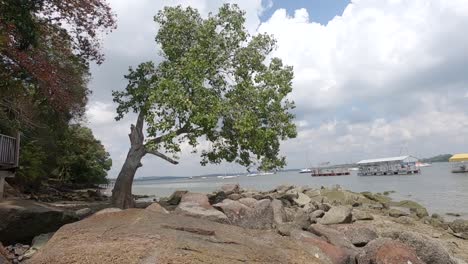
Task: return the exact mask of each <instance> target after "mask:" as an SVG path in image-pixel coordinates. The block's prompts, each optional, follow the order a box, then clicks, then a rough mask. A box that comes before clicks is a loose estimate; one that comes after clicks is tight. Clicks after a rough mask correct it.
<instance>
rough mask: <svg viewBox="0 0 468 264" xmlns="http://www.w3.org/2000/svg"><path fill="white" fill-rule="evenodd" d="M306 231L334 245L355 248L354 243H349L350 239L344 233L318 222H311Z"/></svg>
mask: <svg viewBox="0 0 468 264" xmlns="http://www.w3.org/2000/svg"><path fill="white" fill-rule="evenodd" d="M308 231H310V232H311V233H313V234H315V235H317V236H319V237H323V238H325V240H326V241H328V242H329V243H331V244H333V245H335V246H338V247H342V248H347V249H350V250H354V249H355V248H354V245H353V244H352V243H351V241H349V240H348V239H347V238H346V236H345V234H343V233H342V232H340V231H338V230H336V229H334V228H330V227H327V226H324V225H320V224H313V225H311V226H310V227H309V228H308Z"/></svg>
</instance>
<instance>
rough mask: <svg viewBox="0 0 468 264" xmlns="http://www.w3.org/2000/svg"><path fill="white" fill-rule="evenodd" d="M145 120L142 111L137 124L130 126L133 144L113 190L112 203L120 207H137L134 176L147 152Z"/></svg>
mask: <svg viewBox="0 0 468 264" xmlns="http://www.w3.org/2000/svg"><path fill="white" fill-rule="evenodd" d="M143 121H144V114H143V112H140V114H139V115H138V119H137V123H136V125H132V126H131V128H130V134H129V135H128V137H129V138H130V144H131V146H130V150H129V151H128V154H127V158H126V159H125V162H124V164H123V166H122V169H121V170H120V173H119V176H117V180H116V182H115V185H114V189H113V190H112V204H113V205H114V206H115V207H118V208H122V209H126V208H132V207H135V201H134V200H133V197H132V185H133V178H134V177H135V173H136V171H137V169H138V168H139V167H141V159H142V158H143V157H144V156H145V154H146V150H145V145H144V144H143V141H144V136H143Z"/></svg>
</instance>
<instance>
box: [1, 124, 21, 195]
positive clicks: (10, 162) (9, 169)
mask: <svg viewBox="0 0 468 264" xmlns="http://www.w3.org/2000/svg"><path fill="white" fill-rule="evenodd" d="M19 149H20V136H19V133H17V135H16V137H10V136H7V135H2V134H0V200H1V199H3V188H4V185H5V178H8V177H14V176H15V172H16V170H17V169H18V165H19Z"/></svg>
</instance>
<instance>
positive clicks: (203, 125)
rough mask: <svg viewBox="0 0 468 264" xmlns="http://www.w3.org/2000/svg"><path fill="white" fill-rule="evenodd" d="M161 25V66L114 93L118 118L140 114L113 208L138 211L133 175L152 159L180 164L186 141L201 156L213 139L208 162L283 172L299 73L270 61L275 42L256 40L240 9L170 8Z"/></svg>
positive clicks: (144, 70) (145, 66)
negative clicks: (146, 159)
mask: <svg viewBox="0 0 468 264" xmlns="http://www.w3.org/2000/svg"><path fill="white" fill-rule="evenodd" d="M155 21H156V22H157V23H158V24H159V31H158V33H157V35H156V42H157V43H158V45H159V46H160V47H161V50H162V51H161V57H162V58H163V60H162V62H161V63H159V64H157V65H155V64H154V63H153V62H144V63H142V64H140V65H139V66H138V67H137V68H136V69H130V71H129V73H128V75H127V76H125V77H126V78H127V80H128V85H127V88H126V89H125V90H124V91H116V92H114V101H115V102H117V103H118V104H119V106H118V108H117V115H118V116H117V119H121V118H123V116H124V115H126V114H127V113H128V112H134V113H137V114H138V119H137V122H136V124H135V125H132V127H131V134H130V142H131V147H130V150H129V153H128V156H127V159H126V161H125V163H124V165H123V167H122V170H121V172H120V174H119V176H118V179H117V181H116V184H115V187H114V190H113V202H114V204H115V205H116V206H118V207H122V208H126V207H132V206H133V200H132V197H131V187H132V182H133V177H134V175H135V172H136V170H137V169H138V168H139V167H140V166H141V163H140V160H141V159H142V158H143V157H144V156H145V155H146V154H154V155H156V156H158V157H160V158H163V159H165V160H167V161H169V162H171V163H173V164H177V160H176V159H177V156H176V155H177V153H179V152H180V151H181V148H180V144H181V143H182V142H187V143H188V144H189V145H190V146H192V147H193V148H194V151H196V147H197V146H199V144H200V142H208V144H207V145H209V147H208V148H206V149H204V150H202V151H201V158H202V160H201V164H202V165H206V164H208V163H220V162H222V161H227V162H236V163H238V164H241V165H243V166H246V167H251V166H256V167H258V169H260V170H270V169H274V168H280V167H283V166H284V165H285V164H286V161H285V158H284V157H281V156H279V148H280V140H285V139H287V138H292V137H295V136H296V127H295V125H294V124H293V122H292V120H293V118H294V116H293V115H292V114H291V113H290V110H291V109H292V108H294V103H293V102H290V101H288V100H287V99H286V97H287V95H288V94H289V93H290V92H291V90H292V79H293V69H292V67H289V66H285V65H283V63H282V61H281V60H280V59H279V58H270V57H269V55H270V53H271V52H272V51H273V50H274V49H275V47H276V41H275V40H274V39H273V38H272V37H271V36H269V35H265V34H260V35H256V36H249V34H248V32H247V30H246V29H245V27H244V23H245V13H244V12H243V11H241V10H240V9H239V8H238V7H237V6H236V5H224V6H223V7H221V8H220V9H219V12H218V13H217V14H210V15H209V16H208V17H207V18H202V17H201V15H200V14H199V13H198V11H197V10H195V9H193V8H190V7H188V8H182V7H180V6H179V7H166V8H164V10H162V11H161V12H159V13H158V14H157V15H156V17H155ZM145 123H146V127H147V129H146V132H147V133H146V134H147V138H146V139H145V138H144V134H143V127H144V124H145ZM167 154H169V155H167ZM171 155H172V157H170V156H171Z"/></svg>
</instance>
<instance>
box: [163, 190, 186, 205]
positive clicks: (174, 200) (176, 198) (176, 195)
mask: <svg viewBox="0 0 468 264" xmlns="http://www.w3.org/2000/svg"><path fill="white" fill-rule="evenodd" d="M187 192H188V191H186V190H177V191H175V192H173V193H172V194H171V196H169V198H168V199H167V204H170V205H178V204H179V203H180V200H181V199H182V196H184V195H185V194H186V193H187Z"/></svg>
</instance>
